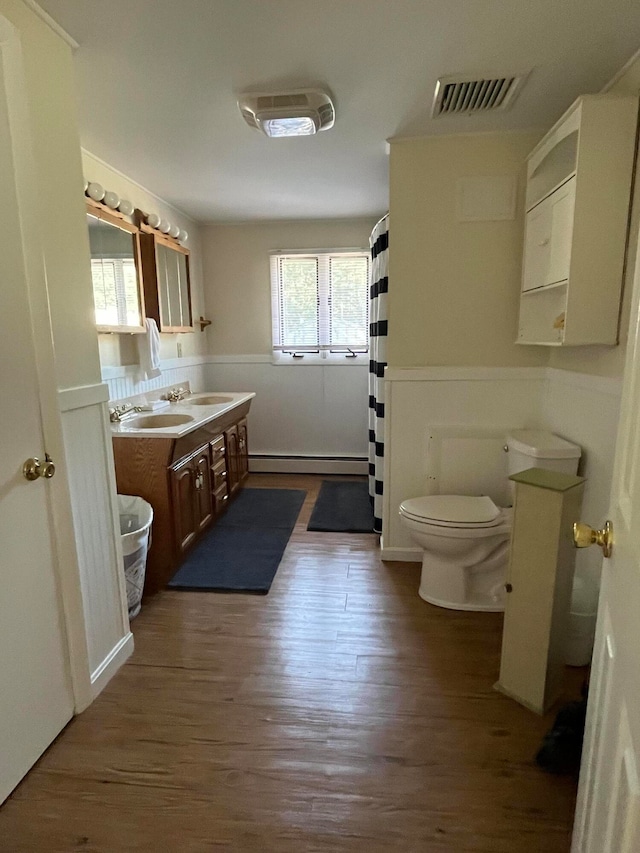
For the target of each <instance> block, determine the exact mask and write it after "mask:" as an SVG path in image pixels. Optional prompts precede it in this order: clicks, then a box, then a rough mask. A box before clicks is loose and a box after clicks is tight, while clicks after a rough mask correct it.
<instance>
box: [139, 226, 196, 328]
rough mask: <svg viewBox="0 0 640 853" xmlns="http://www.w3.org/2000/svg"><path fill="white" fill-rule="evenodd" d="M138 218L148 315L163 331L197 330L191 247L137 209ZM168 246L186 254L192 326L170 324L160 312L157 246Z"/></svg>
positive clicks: (188, 298)
mask: <svg viewBox="0 0 640 853" xmlns="http://www.w3.org/2000/svg"><path fill="white" fill-rule="evenodd" d="M136 219H137V222H138V227H139V230H140V251H141V258H142V283H143V287H144V292H145V297H146V304H147V306H148V315H147V316H149V317H153V319H154V320H155V321H156V323H157V324H158V330H159V331H161V332H162V333H169V334H171V333H173V334H178V333H183V332H195V327H194V325H193V303H192V301H191V272H190V269H189V255H190V252H189V249H186V248H185V247H184V246H181V245H180V243H178V241H177V240H174V239H173V237H169V236H168V235H167V234H163V233H162V232H161V231H158V230H157V229H155V228H152V227H151V226H150V225H148V224H147V223H146V222H145V221H144V219H145V214H144V213H143V212H142V211H140V210H136ZM158 245H160V246H166V247H167V248H168V249H172V250H173V251H174V252H178V253H179V254H181V255H184V256H185V260H186V271H187V282H186V283H187V300H188V304H189V315H190V318H191V325H190V326H169V325H165V324H164V323H163V322H162V315H161V312H160V293H159V288H158V257H157V253H156V246H158Z"/></svg>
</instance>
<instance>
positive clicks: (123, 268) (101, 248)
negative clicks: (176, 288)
mask: <svg viewBox="0 0 640 853" xmlns="http://www.w3.org/2000/svg"><path fill="white" fill-rule="evenodd" d="M87 226H88V228H89V245H90V248H91V279H92V282H93V299H94V304H95V312H96V326H97V328H98V331H99V332H127V333H130V334H131V333H136V332H144V330H145V328H144V317H145V312H144V298H143V294H142V287H141V279H140V242H139V232H138V229H137V228H136V226H135V225H131V224H130V223H129V222H127V221H126V220H124V219H120V218H119V217H117V216H115V215H114V214H113V213H110V212H108V211H106V210H103V209H102V207H101V206H97V205H96V206H94V205H93V204H91V203H88V204H87Z"/></svg>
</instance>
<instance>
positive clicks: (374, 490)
mask: <svg viewBox="0 0 640 853" xmlns="http://www.w3.org/2000/svg"><path fill="white" fill-rule="evenodd" d="M369 245H370V247H371V285H370V291H369V323H370V326H369V494H370V496H371V499H372V501H373V515H374V530H375V531H376V532H377V533H381V532H382V488H383V486H382V467H383V464H384V369H385V367H386V366H387V291H388V287H389V276H388V267H389V214H388V213H387V215H386V216H383V217H382V219H381V220H380V222H378V224H377V225H376V227H375V228H374V229H373V231H372V232H371V237H370V238H369Z"/></svg>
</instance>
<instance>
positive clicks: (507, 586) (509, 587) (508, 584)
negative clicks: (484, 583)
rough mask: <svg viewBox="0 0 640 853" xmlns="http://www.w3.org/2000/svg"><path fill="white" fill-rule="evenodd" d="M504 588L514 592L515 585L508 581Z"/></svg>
mask: <svg viewBox="0 0 640 853" xmlns="http://www.w3.org/2000/svg"><path fill="white" fill-rule="evenodd" d="M504 588H505V590H506V591H507V592H513V586H512V585H511V584H510V583H506V584H505V585H504Z"/></svg>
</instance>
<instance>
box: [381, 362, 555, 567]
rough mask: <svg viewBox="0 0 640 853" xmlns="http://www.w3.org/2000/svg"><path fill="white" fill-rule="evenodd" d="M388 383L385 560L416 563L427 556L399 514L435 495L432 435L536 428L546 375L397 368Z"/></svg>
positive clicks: (530, 370) (539, 371) (539, 370)
mask: <svg viewBox="0 0 640 853" xmlns="http://www.w3.org/2000/svg"><path fill="white" fill-rule="evenodd" d="M386 379H387V385H386V397H385V399H386V404H387V409H386V431H385V450H386V455H385V482H384V507H383V526H382V540H381V547H382V555H383V559H390V560H391V559H393V560H403V559H404V560H416V559H418V558H420V551H419V550H416V546H415V544H414V543H413V542H412V540H411V538H410V536H409V535H408V534H407V533H406V531H405V529H404V527H403V526H402V524H401V523H400V519H399V517H398V507H399V505H400V503H401V502H402V501H403V500H404V499H405V498H412V497H417V496H419V495H426V494H430V493H432V492H433V488H432V484H431V482H430V479H429V477H430V472H431V471H432V470H433V465H432V464H431V461H432V460H431V461H430V460H429V444H430V434H431V433H430V428H432V427H440V428H443V427H445V426H447V425H450V426H455V427H470V428H478V429H486V430H489V431H492V430H494V429H498V428H499V429H505V431H506V429H507V428H523V427H534V426H537V425H539V423H540V413H541V410H542V404H543V400H544V392H545V387H546V370H545V369H544V368H454V367H447V368H424V369H408V370H401V369H397V368H396V369H390V370H387V376H386ZM432 446H433V445H432ZM488 474H490V472H488ZM504 474H505V477H506V461H505V469H504ZM491 476H492V475H491Z"/></svg>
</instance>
